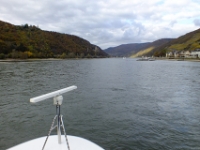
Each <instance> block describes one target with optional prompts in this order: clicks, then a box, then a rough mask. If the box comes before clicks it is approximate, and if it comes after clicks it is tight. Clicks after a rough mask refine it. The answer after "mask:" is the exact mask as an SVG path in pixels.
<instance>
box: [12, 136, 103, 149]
mask: <svg viewBox="0 0 200 150" xmlns="http://www.w3.org/2000/svg"><path fill="white" fill-rule="evenodd" d="M67 138H68V142H69V147H70V150H104V149H103V148H101V147H100V146H98V145H97V144H95V143H93V142H91V141H89V140H86V139H83V138H80V137H76V136H71V135H68V136H67ZM45 140H46V136H45V137H40V138H37V139H33V140H30V141H27V142H25V143H22V144H19V145H17V146H14V147H12V148H9V149H8V150H40V149H42V147H43V145H44V142H45ZM44 150H68V148H67V144H66V140H65V136H64V135H62V136H61V144H58V136H57V135H52V136H49V138H48V141H47V143H46V146H45V148H44Z"/></svg>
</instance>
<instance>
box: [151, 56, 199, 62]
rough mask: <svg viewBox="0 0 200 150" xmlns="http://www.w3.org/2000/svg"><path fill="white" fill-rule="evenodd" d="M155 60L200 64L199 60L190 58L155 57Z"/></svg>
mask: <svg viewBox="0 0 200 150" xmlns="http://www.w3.org/2000/svg"><path fill="white" fill-rule="evenodd" d="M155 60H168V61H190V62H200V59H191V58H184V59H179V58H166V57H161V58H160V57H155Z"/></svg>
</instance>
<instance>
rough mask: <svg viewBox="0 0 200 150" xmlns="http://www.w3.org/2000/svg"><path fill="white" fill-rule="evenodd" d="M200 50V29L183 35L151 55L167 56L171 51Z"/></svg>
mask: <svg viewBox="0 0 200 150" xmlns="http://www.w3.org/2000/svg"><path fill="white" fill-rule="evenodd" d="M199 48H200V29H197V30H195V31H192V32H189V33H187V34H185V35H182V36H180V37H178V38H176V39H174V40H171V41H170V42H168V43H165V44H163V45H161V46H159V47H156V48H154V49H153V50H152V51H151V52H150V53H149V55H152V54H153V55H154V56H165V54H166V52H170V51H181V50H184V51H187V50H189V51H194V50H196V49H199Z"/></svg>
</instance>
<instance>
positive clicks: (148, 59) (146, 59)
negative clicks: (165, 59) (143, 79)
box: [137, 57, 155, 61]
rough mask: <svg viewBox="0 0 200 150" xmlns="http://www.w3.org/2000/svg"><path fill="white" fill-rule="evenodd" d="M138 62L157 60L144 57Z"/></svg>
mask: <svg viewBox="0 0 200 150" xmlns="http://www.w3.org/2000/svg"><path fill="white" fill-rule="evenodd" d="M137 61H155V58H153V57H142V58H140V59H138V60H137Z"/></svg>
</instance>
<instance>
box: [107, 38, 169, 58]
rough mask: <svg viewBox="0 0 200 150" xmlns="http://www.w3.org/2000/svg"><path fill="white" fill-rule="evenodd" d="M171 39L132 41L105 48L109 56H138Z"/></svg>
mask: <svg viewBox="0 0 200 150" xmlns="http://www.w3.org/2000/svg"><path fill="white" fill-rule="evenodd" d="M171 40H172V39H167V38H166V39H159V40H156V41H154V42H147V43H132V44H123V45H119V46H116V47H111V48H108V49H106V50H105V52H106V53H108V54H109V55H110V56H118V57H123V56H126V57H139V56H143V55H148V54H149V53H150V52H151V51H152V49H154V48H155V47H159V46H161V45H163V44H165V43H168V42H169V41H171Z"/></svg>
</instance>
